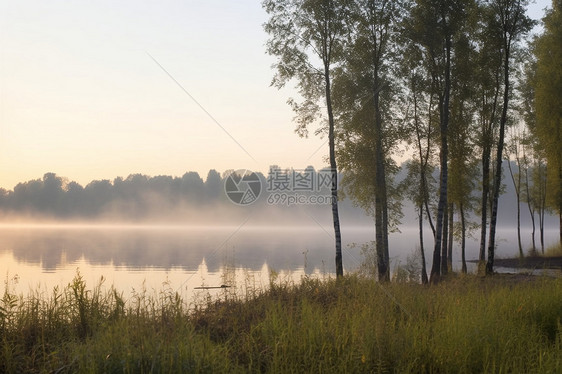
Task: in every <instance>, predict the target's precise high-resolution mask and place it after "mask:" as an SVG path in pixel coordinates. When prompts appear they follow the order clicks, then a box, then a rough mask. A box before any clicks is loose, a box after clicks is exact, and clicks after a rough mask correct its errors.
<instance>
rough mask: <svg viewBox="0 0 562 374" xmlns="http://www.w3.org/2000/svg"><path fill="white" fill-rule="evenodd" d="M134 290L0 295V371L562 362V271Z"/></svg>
mask: <svg viewBox="0 0 562 374" xmlns="http://www.w3.org/2000/svg"><path fill="white" fill-rule="evenodd" d="M249 289H250V290H251V291H250V292H247V293H246V294H245V295H236V294H227V293H225V294H224V295H222V296H221V297H220V299H217V298H211V297H199V298H198V299H197V300H184V299H183V298H182V297H181V295H179V294H178V293H176V292H174V291H173V290H172V289H170V288H166V287H163V289H162V290H161V291H159V292H155V293H149V292H146V290H142V289H141V291H140V292H137V293H136V294H135V295H133V297H131V298H130V299H129V300H124V299H123V296H122V294H120V293H119V292H118V291H117V290H116V289H115V288H114V287H113V286H109V287H106V286H104V284H103V279H102V280H101V281H100V282H99V284H97V285H95V286H94V287H93V288H91V289H90V288H88V287H87V285H86V284H85V282H84V280H83V279H82V277H81V276H80V274H79V273H78V274H77V275H76V277H75V279H74V280H73V281H72V282H71V283H70V284H69V285H68V286H67V287H65V288H64V289H54V290H51V291H50V293H47V292H44V291H39V290H37V291H34V292H30V293H29V294H28V295H26V296H23V295H14V294H12V293H10V292H9V287H6V292H5V293H4V295H3V297H2V299H1V300H0V337H1V341H0V372H5V373H22V372H38V373H39V372H57V373H75V372H78V373H101V372H107V373H113V372H115V373H117V372H119V373H160V372H167V373H169V372H208V373H226V372H229V373H231V372H240V373H245V372H256V373H257V372H381V373H383V372H413V373H432V372H461V373H462V372H464V373H473V372H526V373H532V372H537V373H538V372H562V326H561V318H562V279H548V278H531V277H524V278H521V277H509V276H494V277H489V278H479V277H476V276H458V277H451V278H450V279H447V280H446V281H444V282H442V283H441V284H439V285H436V286H431V287H425V286H421V285H418V284H414V283H390V284H386V285H380V284H377V283H375V282H374V281H373V280H371V279H369V278H365V277H361V276H358V275H348V276H346V277H344V278H343V279H340V280H337V281H336V280H335V279H323V280H319V279H310V278H307V277H304V278H303V279H302V280H301V282H299V283H293V282H291V281H288V280H285V281H283V280H272V282H271V284H270V285H269V287H268V288H267V289H262V290H256V289H252V288H251V287H249Z"/></svg>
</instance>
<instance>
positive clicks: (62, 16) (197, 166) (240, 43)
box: [0, 0, 550, 189]
mask: <svg viewBox="0 0 562 374" xmlns="http://www.w3.org/2000/svg"><path fill="white" fill-rule="evenodd" d="M547 5H550V0H539V1H537V4H534V5H532V11H531V12H530V15H531V16H532V17H533V18H540V17H541V16H542V9H543V8H544V7H545V6H547ZM266 19H267V15H266V13H265V12H264V11H263V10H262V8H261V1H259V0H254V1H249V0H243V1H228V0H199V1H194V0H184V1H150V2H148V1H139V0H136V1H93V2H86V1H25V0H23V1H20V0H18V1H12V0H10V1H7V0H0V187H3V188H6V189H12V188H13V187H14V186H15V184H17V183H18V182H22V181H27V180H30V179H35V178H41V177H42V176H43V174H45V173H46V172H54V173H56V174H57V175H59V176H64V177H68V178H69V180H75V181H77V182H79V183H81V184H83V185H85V184H87V183H88V182H90V181H91V180H93V179H110V180H112V179H114V178H115V177H117V176H123V177H126V176H127V175H129V174H131V173H143V174H148V175H162V174H163V175H173V176H181V175H182V174H184V173H185V172H186V171H197V172H199V174H200V175H201V177H202V178H205V177H206V175H207V172H208V170H209V169H213V168H214V169H217V170H218V171H219V172H221V173H222V172H224V171H225V170H227V169H244V168H248V169H251V170H259V171H262V172H264V173H265V172H267V169H268V167H269V165H272V164H277V165H280V166H282V167H294V168H297V169H300V168H305V167H306V166H308V165H313V166H315V167H316V168H320V167H324V166H326V163H325V160H324V159H325V155H326V154H327V151H328V148H327V144H325V142H326V139H320V138H318V137H314V136H311V137H310V138H309V139H302V138H299V137H298V136H297V135H296V134H294V132H293V130H294V128H295V124H294V123H293V122H292V118H293V113H292V111H291V109H290V107H289V106H288V105H287V104H286V100H287V98H288V97H289V96H291V95H294V94H295V93H294V91H293V90H292V89H291V88H287V89H283V90H281V91H278V90H277V89H275V88H273V87H270V86H269V84H270V82H271V78H272V76H273V74H274V71H273V70H272V69H271V64H272V63H273V62H274V60H273V58H272V57H270V56H268V55H266V54H265V47H264V44H265V41H266V40H267V35H266V34H265V32H264V31H263V28H262V24H263V23H264V22H265V21H266ZM150 56H152V57H153V58H154V59H155V60H156V61H157V62H158V63H159V64H160V65H161V66H162V67H163V68H164V69H165V70H166V71H167V73H169V74H170V75H171V76H172V77H173V79H174V80H175V81H174V80H173V79H172V78H170V76H168V75H167V73H166V72H165V71H163V70H162V68H161V67H160V66H159V65H158V64H157V63H156V62H155V61H153V60H152V58H151V57H150ZM176 81H177V82H178V83H179V84H180V85H181V86H182V87H183V88H184V89H185V90H186V91H187V92H188V93H189V95H191V96H192V97H193V98H194V99H195V100H196V101H197V102H198V103H199V104H200V105H201V106H202V107H203V108H204V109H205V110H206V111H207V112H208V113H209V114H210V115H212V117H214V118H215V119H216V120H217V122H218V123H219V124H220V126H222V127H223V128H224V130H226V132H225V131H223V130H222V129H221V127H220V126H219V125H217V123H215V122H214V121H213V119H211V118H210V117H209V116H208V115H207V114H206V113H205V112H204V111H203V110H202V109H201V107H200V106H199V105H198V104H197V103H195V102H194V101H193V100H192V99H191V98H190V97H189V95H188V94H186V93H185V92H184V91H183V90H182V88H180V87H179V86H178V84H177V83H176ZM227 133H228V134H230V136H229V135H228V134H227ZM231 137H232V138H234V139H235V140H236V142H235V141H234V140H233V139H232V138H231ZM237 143H239V145H240V146H242V148H243V149H242V148H241V147H240V146H239V145H238V144H237ZM324 144H325V145H324ZM319 148H320V151H318V152H316V151H317V150H318V149H319ZM246 152H247V153H249V154H250V156H251V157H250V156H249V155H248V154H247V153H246ZM315 152H316V153H315Z"/></svg>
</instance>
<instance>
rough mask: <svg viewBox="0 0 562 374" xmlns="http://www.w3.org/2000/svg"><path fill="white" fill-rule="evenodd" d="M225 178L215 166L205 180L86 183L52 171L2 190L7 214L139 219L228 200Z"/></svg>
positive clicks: (192, 176)
mask: <svg viewBox="0 0 562 374" xmlns="http://www.w3.org/2000/svg"><path fill="white" fill-rule="evenodd" d="M223 183H224V182H223V178H222V177H221V175H220V174H219V173H218V172H217V171H216V170H211V171H209V173H208V174H207V178H206V179H205V180H203V179H202V178H201V176H200V175H199V174H198V173H196V172H187V173H185V174H184V175H183V176H181V177H172V176H165V175H160V176H155V177H150V176H147V175H142V174H131V175H129V176H128V177H127V178H125V179H124V178H122V177H118V178H115V179H114V180H113V181H110V180H107V179H104V180H94V181H92V182H90V183H89V184H87V185H86V186H85V187H84V186H82V185H80V184H79V183H77V182H74V181H68V179H67V178H64V177H60V176H57V175H56V174H54V173H47V174H45V175H44V176H43V178H42V179H34V180H30V181H28V182H23V183H18V184H17V185H16V186H15V187H14V189H13V190H12V191H7V190H5V189H0V209H2V211H3V212H4V213H10V212H13V213H29V214H44V215H49V216H55V217H60V218H63V217H76V216H79V217H97V216H99V215H101V214H107V213H115V214H119V215H121V216H125V215H127V216H130V217H132V218H134V217H135V216H138V215H143V216H144V215H147V214H150V213H151V212H153V211H154V210H159V211H166V210H167V209H172V208H177V207H178V206H179V205H189V206H200V205H204V204H212V203H217V202H221V203H222V202H225V200H226V197H225V194H224V188H223Z"/></svg>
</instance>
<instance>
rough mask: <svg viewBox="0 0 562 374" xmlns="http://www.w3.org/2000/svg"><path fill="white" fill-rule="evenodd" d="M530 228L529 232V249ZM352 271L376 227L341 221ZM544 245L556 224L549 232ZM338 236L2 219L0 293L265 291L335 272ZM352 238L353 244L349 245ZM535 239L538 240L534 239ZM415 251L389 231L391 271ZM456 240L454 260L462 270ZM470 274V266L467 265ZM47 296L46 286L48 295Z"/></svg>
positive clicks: (404, 237) (503, 234)
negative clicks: (281, 281)
mask: <svg viewBox="0 0 562 374" xmlns="http://www.w3.org/2000/svg"><path fill="white" fill-rule="evenodd" d="M529 237H530V236H529V233H528V232H524V238H525V240H524V244H525V246H526V247H528V245H529V243H530V239H528V238H529ZM342 238H343V252H344V254H343V257H344V267H345V270H346V271H352V270H355V269H357V268H358V267H359V265H360V263H361V261H362V255H361V253H360V246H361V245H362V244H365V243H368V242H370V241H372V240H374V232H373V229H372V228H371V227H343V228H342ZM497 238H498V240H499V243H498V256H502V257H508V256H514V255H517V247H516V237H515V230H513V229H499V230H498V234H497ZM546 238H547V244H552V243H555V242H556V240H557V238H558V232H557V231H556V230H549V231H547V235H546ZM333 242H334V239H333V234H332V230H331V227H330V226H323V227H321V226H320V225H316V226H298V227H294V226H277V227H255V226H245V225H241V226H216V227H209V226H181V225H177V226H149V225H129V226H127V225H71V226H69V225H66V226H63V225H19V226H16V225H4V226H0V274H1V276H2V277H3V280H4V282H2V288H0V290H1V291H2V292H3V291H4V289H5V287H6V281H8V285H7V287H9V289H10V290H11V291H15V292H17V293H23V294H26V293H27V292H29V290H37V289H40V290H50V289H52V288H53V287H54V286H59V287H60V286H65V285H67V284H68V283H69V282H70V281H71V280H72V279H73V278H74V276H75V275H76V272H77V270H78V271H80V273H81V275H82V276H83V277H84V279H85V281H86V283H87V285H88V287H93V286H94V285H96V284H97V283H98V282H99V280H100V278H101V277H102V276H103V277H104V278H105V285H112V284H113V285H114V286H115V287H116V288H117V289H118V290H120V291H122V292H124V294H126V295H128V294H131V292H135V291H139V290H141V289H142V288H143V287H145V288H146V289H147V290H149V291H151V290H155V291H158V290H161V289H162V288H163V287H164V285H165V286H166V287H169V288H171V289H173V290H176V291H178V292H180V293H181V294H182V295H184V296H188V297H190V296H191V295H193V294H194V290H195V289H196V287H200V286H220V285H222V284H228V285H233V286H236V287H238V288H239V289H240V292H244V287H256V288H261V287H266V286H267V284H269V277H270V275H271V273H272V272H273V271H274V272H275V273H276V274H278V276H279V277H285V278H290V279H294V280H298V279H300V277H301V276H303V275H305V274H307V275H309V276H317V277H322V276H332V275H333V274H334V272H335V268H334V244H333ZM352 243H356V244H357V245H356V246H352ZM537 243H538V241H537ZM425 245H426V261H427V267H428V271H429V269H430V268H431V262H430V260H431V252H432V246H433V239H432V238H431V236H430V235H429V232H427V233H426V240H425ZM417 247H418V232H417V229H416V228H411V229H409V228H406V229H402V232H401V233H395V234H391V236H390V256H391V267H392V268H394V267H395V266H396V265H397V264H400V263H401V264H404V263H405V262H406V259H407V257H408V256H409V255H411V254H412V253H414V252H415V251H416V248H417ZM458 247H459V246H458V245H455V250H454V253H453V257H454V264H455V265H454V266H455V267H456V268H460V261H459V260H460V249H459V248H458ZM477 256H478V243H477V242H476V241H475V240H471V241H469V242H468V245H467V255H466V257H467V259H468V260H469V259H475V258H477ZM469 270H474V264H469ZM49 292H50V291H49Z"/></svg>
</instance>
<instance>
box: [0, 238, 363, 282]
mask: <svg viewBox="0 0 562 374" xmlns="http://www.w3.org/2000/svg"><path fill="white" fill-rule="evenodd" d="M231 234H232V233H231V231H229V230H226V229H225V230H215V229H207V230H194V229H189V230H171V229H162V230H154V229H147V230H140V229H123V230H116V229H111V230H103V229H89V230H78V229H68V230H66V229H55V230H43V229H41V230H37V229H35V230H34V229H14V230H8V229H5V230H3V232H2V235H0V248H2V249H7V250H10V251H11V252H12V254H13V256H14V258H15V259H16V260H17V261H19V262H24V263H29V264H37V265H39V264H41V267H42V269H43V270H44V271H54V270H57V269H60V268H61V267H64V266H68V265H69V264H73V263H76V262H77V261H79V260H80V259H81V258H84V260H85V261H86V262H87V263H88V264H90V265H98V266H108V265H113V266H116V267H124V268H127V269H139V270H142V269H147V268H155V269H162V270H170V269H172V268H180V269H183V270H185V271H195V270H197V267H198V266H199V264H200V263H201V261H202V260H203V258H204V259H205V261H206V263H207V266H208V268H209V271H212V272H216V271H219V269H220V267H221V266H223V265H229V266H235V267H238V266H241V267H244V268H248V269H250V270H254V271H257V270H260V269H261V268H262V266H263V264H264V263H268V264H269V266H270V267H272V268H274V269H275V270H278V271H280V270H289V271H295V270H299V269H302V268H303V267H304V257H303V252H304V251H308V252H307V264H308V266H307V269H306V270H307V271H308V272H312V271H313V270H314V269H315V268H316V269H324V268H325V270H326V271H330V272H333V271H334V267H333V266H330V265H332V260H331V257H332V256H331V252H329V251H326V250H325V248H326V247H327V246H330V245H331V244H330V243H331V240H330V239H331V238H330V237H329V236H327V235H326V234H325V233H324V232H323V231H322V230H319V229H318V230H312V231H306V230H302V231H301V232H300V233H299V235H294V234H292V235H288V232H284V231H274V232H271V231H267V232H266V231H259V230H257V231H254V230H248V231H241V232H238V233H237V234H236V235H235V236H233V237H231V238H229V236H230V235H231ZM367 234H368V235H369V234H370V232H369V231H368V232H367ZM368 235H367V236H368ZM225 262H228V264H225Z"/></svg>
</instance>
